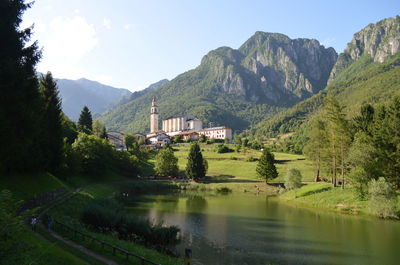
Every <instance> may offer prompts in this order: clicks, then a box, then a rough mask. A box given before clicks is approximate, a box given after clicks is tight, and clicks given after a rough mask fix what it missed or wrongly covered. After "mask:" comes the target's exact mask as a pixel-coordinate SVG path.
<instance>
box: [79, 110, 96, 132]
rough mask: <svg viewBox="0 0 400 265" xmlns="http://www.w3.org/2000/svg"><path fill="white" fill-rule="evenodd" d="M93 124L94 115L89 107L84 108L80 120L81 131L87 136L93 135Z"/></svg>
mask: <svg viewBox="0 0 400 265" xmlns="http://www.w3.org/2000/svg"><path fill="white" fill-rule="evenodd" d="M92 123H93V119H92V113H91V112H90V110H89V108H88V107H87V106H84V107H83V109H82V111H81V115H80V116H79V120H78V126H79V129H80V130H81V131H82V132H84V133H86V134H92V130H93V128H92Z"/></svg>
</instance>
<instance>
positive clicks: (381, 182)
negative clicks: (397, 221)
mask: <svg viewBox="0 0 400 265" xmlns="http://www.w3.org/2000/svg"><path fill="white" fill-rule="evenodd" d="M368 194H369V202H368V209H369V212H370V213H371V214H373V215H377V216H379V217H381V218H396V217H397V212H396V192H395V191H394V189H393V187H392V186H391V185H390V183H388V182H387V181H386V180H385V179H384V178H379V179H378V180H374V179H373V180H371V182H370V183H369V184H368Z"/></svg>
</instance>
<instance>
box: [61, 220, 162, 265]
mask: <svg viewBox="0 0 400 265" xmlns="http://www.w3.org/2000/svg"><path fill="white" fill-rule="evenodd" d="M54 223H56V224H58V225H59V226H60V227H63V228H64V229H66V230H69V231H70V232H72V233H74V235H75V236H77V235H80V236H82V237H83V238H87V239H89V240H92V242H97V243H99V244H101V247H102V248H104V247H105V246H107V247H110V248H111V249H112V252H113V255H116V252H120V253H121V254H122V255H124V256H125V257H126V259H127V260H129V256H132V257H135V258H137V259H138V260H140V262H141V264H142V265H146V264H150V265H161V264H158V263H155V262H152V261H151V260H148V259H146V258H145V257H142V256H139V255H137V254H135V253H132V252H129V251H127V250H125V249H122V248H120V247H117V246H115V245H113V244H110V243H107V242H104V241H102V240H100V239H97V238H95V237H93V236H91V235H88V234H85V233H82V232H80V231H78V230H76V229H74V228H72V227H70V226H68V225H65V224H63V223H60V222H58V221H57V220H55V221H54Z"/></svg>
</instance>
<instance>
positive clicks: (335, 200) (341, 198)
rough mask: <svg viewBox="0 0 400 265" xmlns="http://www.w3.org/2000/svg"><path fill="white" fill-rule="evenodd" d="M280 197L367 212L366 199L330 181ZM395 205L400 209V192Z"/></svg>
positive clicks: (291, 201) (347, 211)
mask: <svg viewBox="0 0 400 265" xmlns="http://www.w3.org/2000/svg"><path fill="white" fill-rule="evenodd" d="M279 198H280V199H282V200H284V201H286V202H288V203H291V204H296V205H301V206H306V207H315V208H321V209H328V210H333V211H338V212H342V213H350V214H368V211H367V204H368V202H367V201H366V200H360V199H359V198H358V197H357V196H356V192H355V191H354V188H352V187H349V186H348V187H345V189H344V190H342V189H341V187H335V188H334V187H333V186H332V184H330V183H322V182H320V183H312V184H307V185H304V186H303V187H301V188H300V189H298V190H291V191H287V192H285V193H283V194H282V195H280V196H279ZM397 205H398V206H397V207H398V209H400V192H397Z"/></svg>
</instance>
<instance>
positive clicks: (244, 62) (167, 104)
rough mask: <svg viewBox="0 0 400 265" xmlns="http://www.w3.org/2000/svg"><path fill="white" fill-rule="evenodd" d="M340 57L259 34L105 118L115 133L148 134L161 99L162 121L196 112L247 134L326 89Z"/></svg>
mask: <svg viewBox="0 0 400 265" xmlns="http://www.w3.org/2000/svg"><path fill="white" fill-rule="evenodd" d="M336 58H337V54H336V52H335V51H334V49H333V48H325V47H324V46H322V45H320V43H319V42H318V41H316V40H310V39H295V40H292V39H290V38H289V37H287V36H285V35H283V34H276V33H265V32H256V33H255V34H254V35H253V36H252V37H251V38H250V39H249V40H248V41H246V42H245V43H244V44H243V45H242V46H241V47H240V48H239V49H232V48H229V47H221V48H218V49H215V50H212V51H210V52H209V53H208V54H207V55H205V56H204V57H203V59H202V60H201V63H200V65H199V66H198V67H196V68H195V69H193V70H190V71H188V72H185V73H183V74H181V75H178V76H177V77H176V78H174V79H173V80H171V81H170V82H168V83H166V84H164V85H162V86H161V87H159V88H158V89H156V90H152V91H146V92H145V93H143V95H140V96H139V97H137V98H134V99H133V100H131V101H130V102H127V103H126V104H124V105H122V106H120V107H119V108H116V109H114V110H113V111H111V112H110V113H108V114H106V115H104V116H103V117H102V118H101V120H102V121H103V122H104V123H105V125H106V126H107V128H110V129H114V130H120V131H126V132H130V133H135V132H146V131H148V125H149V122H148V119H149V116H148V112H149V104H150V101H151V97H152V96H153V95H155V96H157V99H158V104H159V111H160V119H164V118H166V117H168V116H175V115H182V114H192V115H194V116H196V117H198V118H200V119H202V120H203V123H205V124H207V123H208V122H213V124H214V125H227V126H230V127H232V128H233V129H235V130H243V129H245V128H247V127H248V126H249V125H251V124H255V123H257V122H259V121H260V120H262V119H264V118H265V117H268V116H271V115H273V114H274V113H276V112H278V111H280V110H282V109H284V108H287V107H290V106H292V105H293V104H295V103H297V102H299V101H301V100H302V99H304V98H307V97H309V96H311V95H313V94H315V93H317V92H318V91H320V90H321V89H323V88H324V87H325V85H326V83H327V80H328V77H329V73H330V71H331V69H332V67H333V65H334V63H335V61H336Z"/></svg>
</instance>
